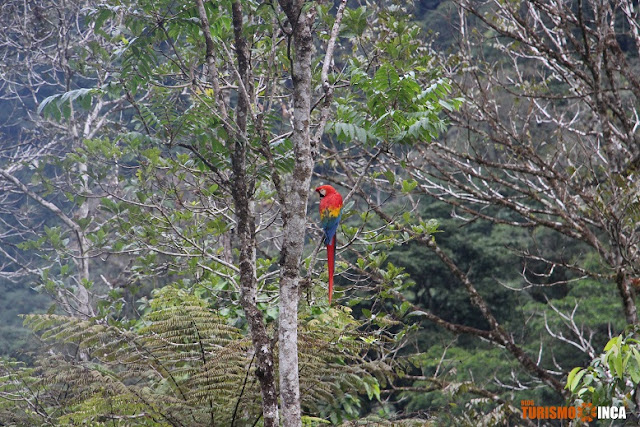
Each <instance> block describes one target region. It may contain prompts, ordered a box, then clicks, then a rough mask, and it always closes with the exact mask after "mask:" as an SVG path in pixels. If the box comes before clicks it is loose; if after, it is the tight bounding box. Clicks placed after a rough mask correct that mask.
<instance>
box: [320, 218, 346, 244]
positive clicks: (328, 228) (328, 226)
mask: <svg viewBox="0 0 640 427" xmlns="http://www.w3.org/2000/svg"><path fill="white" fill-rule="evenodd" d="M340 218H342V213H340V215H338V216H337V217H335V218H330V217H328V216H326V217H325V218H323V220H322V229H323V230H324V244H325V245H330V244H331V239H333V236H334V235H335V234H336V231H337V230H338V224H339V223H340Z"/></svg>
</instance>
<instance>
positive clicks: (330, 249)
mask: <svg viewBox="0 0 640 427" xmlns="http://www.w3.org/2000/svg"><path fill="white" fill-rule="evenodd" d="M335 256H336V236H335V235H334V236H333V239H331V244H330V245H327V264H328V267H329V305H331V297H332V296H333V271H334V270H333V268H334V261H335Z"/></svg>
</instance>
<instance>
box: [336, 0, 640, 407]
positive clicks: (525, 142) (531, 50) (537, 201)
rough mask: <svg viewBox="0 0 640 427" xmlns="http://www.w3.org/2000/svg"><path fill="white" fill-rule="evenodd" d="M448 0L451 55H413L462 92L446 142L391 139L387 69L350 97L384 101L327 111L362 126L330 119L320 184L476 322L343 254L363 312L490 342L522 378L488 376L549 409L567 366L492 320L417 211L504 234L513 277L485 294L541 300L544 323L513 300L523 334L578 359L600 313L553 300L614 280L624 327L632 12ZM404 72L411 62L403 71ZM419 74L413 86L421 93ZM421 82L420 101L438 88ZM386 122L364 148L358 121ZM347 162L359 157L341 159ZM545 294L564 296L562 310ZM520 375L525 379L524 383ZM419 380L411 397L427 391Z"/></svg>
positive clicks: (370, 52)
mask: <svg viewBox="0 0 640 427" xmlns="http://www.w3.org/2000/svg"><path fill="white" fill-rule="evenodd" d="M456 3H457V5H458V10H457V12H458V14H457V16H455V18H457V25H458V31H459V34H460V38H459V40H458V51H457V52H454V53H453V54H452V55H444V54H438V53H437V52H433V51H429V50H426V52H429V53H430V54H431V55H430V56H428V55H424V57H425V58H426V59H425V61H428V60H429V59H430V58H431V59H432V62H430V63H427V64H428V65H429V66H430V67H431V68H432V69H438V67H439V69H441V70H442V71H443V73H444V75H445V76H446V77H448V78H449V80H448V82H450V84H451V88H452V91H453V93H454V96H456V97H459V98H460V100H458V101H456V100H454V101H453V102H452V101H449V100H447V101H442V100H441V101H440V106H441V107H442V111H443V112H444V113H445V114H446V115H447V117H448V119H449V121H450V123H451V127H450V130H449V131H448V132H446V134H445V137H443V138H442V139H436V138H434V133H432V134H430V135H424V134H423V135H420V136H419V137H418V138H417V140H418V142H417V143H413V144H408V145H401V143H402V142H405V141H406V139H403V138H405V137H406V134H402V133H400V134H394V133H393V131H392V129H398V127H394V126H393V125H396V123H397V122H394V121H392V118H393V119H396V120H397V119H398V118H399V117H401V116H400V115H399V114H398V112H397V111H396V108H397V106H398V105H399V103H401V102H402V98H401V97H394V96H393V95H395V94H397V93H401V92H400V91H399V90H398V91H397V92H396V91H394V90H393V89H394V86H392V85H391V84H389V82H397V81H402V77H401V76H403V73H402V72H398V76H399V77H400V78H399V79H395V78H394V77H389V74H386V75H384V77H385V79H384V80H383V79H381V81H382V82H384V84H385V85H386V86H382V85H381V87H378V88H377V89H378V91H377V92H375V93H366V96H364V95H363V99H367V100H371V99H374V98H375V96H380V97H383V96H384V98H383V99H384V101H383V102H381V103H380V104H375V103H373V102H369V103H367V104H363V105H361V106H356V107H355V108H353V107H352V108H351V109H347V108H344V109H343V110H338V117H339V118H340V113H341V112H344V116H349V117H359V118H361V122H360V123H363V125H362V126H361V128H362V129H360V128H357V127H356V128H354V127H349V126H346V125H343V124H339V123H336V125H334V129H335V133H336V134H337V136H338V140H337V141H334V144H333V151H332V154H333V155H334V156H335V158H336V162H337V164H336V165H334V167H333V168H332V169H331V170H330V172H326V175H325V176H329V177H332V178H333V179H334V181H335V182H346V183H347V185H349V186H352V187H354V188H356V194H358V195H359V196H360V198H361V200H364V201H365V202H366V206H362V205H361V207H360V211H363V212H364V211H366V212H373V213H375V214H376V215H377V217H378V218H379V219H380V220H381V221H382V222H383V224H384V223H386V224H387V225H388V228H387V231H386V232H385V236H386V237H387V239H391V238H392V237H391V236H393V235H395V236H396V238H398V237H399V238H400V239H404V240H405V241H406V242H413V244H415V245H418V246H422V247H423V248H426V249H428V250H429V251H425V252H427V253H429V252H430V253H431V254H432V255H435V257H436V258H437V259H439V260H440V261H441V262H442V264H441V265H442V266H444V267H446V269H447V270H449V271H450V273H451V275H452V276H453V277H454V278H455V283H457V284H458V285H459V286H460V287H461V288H462V289H463V290H464V291H465V293H466V295H467V298H468V304H469V305H470V306H471V311H472V312H473V313H476V317H475V318H474V320H475V323H470V322H468V321H463V322H461V321H459V320H457V319H456V320H452V319H451V318H450V317H449V316H448V313H446V312H444V313H442V312H439V309H438V307H435V308H430V309H428V308H426V307H423V306H421V305H420V304H416V303H415V302H414V301H415V297H413V295H411V293H409V292H406V291H405V292H404V293H402V292H393V291H394V289H389V288H388V286H387V285H384V280H383V277H384V276H382V275H375V274H372V271H369V272H366V271H363V269H361V268H360V269H358V267H359V264H357V261H356V262H354V263H353V264H350V266H349V268H350V269H353V270H354V271H358V272H359V273H361V274H363V275H365V276H367V277H368V279H369V283H371V284H374V285H376V287H375V288H374V289H376V291H377V292H378V295H379V300H378V301H376V302H375V303H374V305H377V304H384V302H385V299H387V300H388V299H389V295H390V294H391V295H393V298H394V299H396V300H400V301H404V303H406V305H404V308H402V306H400V305H398V306H396V309H397V311H396V312H395V313H396V316H398V317H401V316H403V314H407V313H410V314H412V316H413V317H414V318H419V319H424V320H428V321H430V322H432V323H434V324H435V325H437V326H439V327H440V328H441V329H444V330H447V331H450V332H452V333H454V334H456V335H471V336H475V337H477V338H480V339H481V340H486V341H488V342H491V343H493V345H494V346H496V347H497V348H504V349H505V351H506V352H507V353H508V354H510V356H511V357H512V358H513V360H514V361H516V362H517V364H518V365H520V370H519V372H514V373H513V376H512V378H513V379H514V383H515V384H512V385H508V384H505V383H504V382H503V380H501V379H497V380H496V381H495V382H496V383H497V384H496V386H497V387H500V389H501V390H503V391H504V390H505V389H507V387H511V388H512V389H513V390H526V389H529V388H530V387H532V384H536V383H538V382H540V381H542V382H543V383H544V384H546V385H547V386H549V387H550V389H551V390H553V391H554V393H555V399H558V400H561V399H563V396H565V395H566V390H565V389H564V381H561V377H563V376H564V375H566V374H567V373H568V372H569V371H570V369H571V368H572V366H573V364H571V363H568V361H566V360H565V361H564V362H562V361H559V360H554V357H553V353H551V352H543V347H544V345H543V343H544V342H548V341H546V339H545V341H540V342H538V341H537V339H536V344H539V346H538V345H531V344H530V343H529V342H527V340H528V339H529V338H528V336H530V335H528V330H526V329H520V328H521V326H522V325H521V324H518V322H514V321H513V320H512V319H509V320H504V319H500V318H499V317H498V316H497V315H496V312H497V311H498V310H499V309H500V307H496V306H492V305H491V304H490V303H488V300H487V295H488V294H489V292H493V290H489V289H487V288H485V289H483V288H481V287H480V286H479V283H478V282H479V279H478V278H477V274H476V272H472V271H470V268H471V267H467V268H465V267H464V265H465V264H467V265H468V264H471V263H470V262H468V260H464V259H462V257H460V256H458V255H457V254H456V253H453V254H452V253H451V252H450V251H448V250H445V249H444V248H443V247H444V246H445V244H443V243H442V242H440V241H439V239H446V236H443V237H440V235H438V234H436V235H434V236H432V235H431V233H429V230H431V231H433V229H432V228H430V227H429V221H428V219H426V218H424V217H423V216H422V212H423V209H422V205H421V203H422V202H424V201H425V200H428V201H437V202H442V203H445V204H447V205H448V206H449V207H450V212H451V213H452V215H453V217H454V218H457V219H458V220H459V221H460V227H465V226H466V228H465V229H464V230H468V229H469V228H470V227H472V226H473V225H474V224H476V223H485V221H486V222H487V223H489V224H492V227H495V228H496V229H497V227H501V228H502V229H503V230H508V231H506V232H508V233H511V235H512V236H514V238H513V240H511V241H510V242H509V245H510V246H511V247H512V250H514V251H515V252H516V253H517V254H519V255H520V262H519V263H518V265H517V267H516V268H517V269H518V270H519V271H518V272H519V273H520V278H519V280H513V281H511V282H509V283H508V284H502V283H496V282H497V280H493V287H494V288H500V287H501V286H502V285H505V286H503V290H504V292H516V293H518V294H519V295H521V297H520V298H521V299H522V300H523V301H524V302H526V301H529V300H530V299H535V298H540V299H542V301H544V303H543V307H544V315H543V314H542V313H540V312H539V309H540V305H539V304H537V303H536V304H534V303H527V304H523V305H522V306H519V307H518V306H516V307H513V310H517V312H518V313H522V314H523V316H522V317H523V319H525V321H527V320H526V319H529V320H528V323H527V325H526V326H527V328H529V327H530V328H538V327H540V329H539V330H540V331H541V332H543V333H544V334H548V336H549V337H550V339H553V340H555V341H556V342H561V343H562V345H568V346H571V347H573V348H574V350H573V351H574V352H575V351H576V349H579V351H580V352H581V353H583V354H582V356H581V357H583V358H587V357H588V358H591V357H593V348H594V343H593V341H592V340H594V339H597V340H602V339H603V337H602V335H601V334H599V333H596V332H598V331H602V330H604V332H603V333H604V334H605V335H606V333H607V332H606V328H607V323H606V322H608V321H609V320H607V319H605V320H604V321H603V320H602V319H597V321H598V322H601V323H599V324H589V321H588V320H587V321H586V322H584V323H577V321H576V312H578V313H579V311H578V306H579V305H580V304H579V303H578V302H576V303H575V304H574V305H575V307H567V306H566V303H567V301H566V300H564V299H563V298H564V297H566V296H568V295H571V296H575V295H576V294H580V292H581V290H584V291H585V292H589V290H590V289H594V288H597V289H599V290H600V291H599V292H602V291H601V290H603V289H607V288H610V287H612V286H615V288H616V289H617V294H618V297H619V298H618V301H615V302H612V304H611V305H612V306H618V305H617V304H616V303H617V302H619V303H620V305H619V306H620V307H621V308H622V310H621V313H620V317H621V318H623V319H624V320H625V321H626V323H629V324H635V323H637V313H636V304H635V300H634V298H635V297H634V290H633V287H632V283H634V282H633V281H634V278H635V277H636V275H637V266H638V259H637V254H638V247H637V245H638V235H637V227H636V224H637V220H638V189H639V188H638V185H637V183H636V182H635V181H636V180H635V179H634V177H635V174H636V173H637V172H636V169H637V161H638V157H637V147H638V145H637V141H636V138H637V132H636V130H637V123H638V118H637V114H636V113H635V110H636V108H635V106H636V104H637V99H636V95H637V94H636V92H637V90H636V87H637V85H636V83H634V82H635V80H637V78H636V77H635V76H636V75H637V73H636V71H637V61H636V57H637V55H638V52H637V49H638V46H640V44H638V39H637V34H638V33H637V30H638V24H637V11H635V10H634V8H633V6H632V5H631V3H630V2H625V1H620V2H608V3H607V4H602V3H601V2H577V3H566V2H563V3H561V2H551V3H549V2H538V1H523V2H500V1H495V2H494V1H488V2H465V1H460V2H456ZM393 30H396V29H395V28H393V29H391V30H390V32H393ZM398 33H401V31H398ZM404 33H405V34H406V33H407V31H406V30H405V31H404ZM398 38H400V37H398ZM390 39H393V38H392V37H391V38H390ZM363 44H364V43H363ZM365 46H367V48H368V47H369V45H365ZM402 46H403V47H404V49H403V48H402V47H400V46H399V45H394V44H391V43H389V44H388V45H385V49H366V48H365V49H363V51H362V52H359V53H360V55H359V56H358V58H362V59H360V60H361V61H363V62H367V61H370V62H371V63H373V64H376V61H380V62H385V60H386V59H387V58H389V57H394V56H395V57H402V55H403V54H406V52H407V51H410V50H411V44H409V43H404V44H403V45H402ZM372 58H373V59H372ZM413 58H415V56H414V57H413ZM436 58H437V59H436ZM414 61H415V59H414ZM367 63H368V62H367ZM423 66H424V65H423ZM406 67H407V68H406V69H407V70H410V69H417V65H416V64H415V63H410V65H406ZM421 77H422V78H423V79H424V77H425V76H424V75H423V76H421ZM425 80H426V79H425ZM425 80H422V81H421V82H420V83H421V85H422V87H429V86H430V83H431V82H429V81H425ZM397 87H400V86H399V85H398V86H397ZM442 87H443V86H440V88H442ZM444 87H447V86H444ZM433 88H434V89H433V92H432V93H434V92H435V91H437V90H438V89H437V88H438V86H435V85H434V86H433ZM380 94H383V95H380ZM440 99H442V97H440ZM458 102H459V103H458ZM380 105H383V106H384V107H383V108H380V107H379V106H380ZM457 107H459V108H457ZM376 108H379V109H376ZM384 119H386V120H387V122H386V123H387V124H388V123H389V122H391V123H392V125H391V126H386V127H384V128H383V129H384V130H385V131H386V134H385V141H388V142H393V143H394V144H389V145H386V146H385V145H382V146H374V147H373V148H371V145H370V141H371V139H373V137H372V134H373V135H375V132H376V131H378V129H377V128H375V125H371V124H377V123H380V122H381V121H383V120H384ZM428 123H435V122H434V121H433V120H432V121H429V122H428ZM372 128H373V129H374V131H373V132H369V130H370V129H372ZM390 129H391V131H390ZM344 135H347V136H348V137H349V138H352V139H353V140H354V141H352V144H350V145H349V146H345V145H342V141H340V138H341V137H342V136H344ZM374 140H375V139H374ZM376 141H377V140H376ZM399 143H400V144H399ZM381 147H382V148H381ZM356 156H357V157H358V160H359V163H356V162H349V161H344V160H343V161H340V159H349V158H352V157H356ZM371 165H374V166H373V167H371ZM367 172H369V173H368V174H367ZM380 230H383V229H382V228H380ZM462 232H463V233H464V232H465V231H462ZM515 236H518V237H517V238H515ZM520 236H525V237H526V238H521V237H520ZM434 237H435V239H434ZM538 239H540V240H538ZM381 240H382V239H381ZM525 242H526V243H525ZM548 242H557V243H556V244H557V245H558V248H557V249H556V248H552V247H551V246H545V243H548ZM592 254H595V255H592ZM357 255H358V256H359V257H360V258H361V260H367V259H370V257H367V256H366V254H362V253H360V254H357ZM358 261H360V260H358ZM382 264H384V262H382ZM362 265H364V264H362ZM400 265H401V266H402V264H400ZM414 280H416V279H415V278H414ZM426 285H427V284H424V285H423V286H426ZM405 289H408V290H411V289H412V288H411V287H410V286H409V285H406V287H405ZM572 290H575V293H573V294H571V292H572ZM420 291H422V289H420ZM417 292H418V289H416V293H417ZM554 293H555V296H554ZM408 296H409V297H408ZM554 298H557V299H558V300H561V299H562V309H560V308H558V307H557V306H556V305H555V304H556V303H557V301H556V303H554V301H553V299H554ZM591 302H593V303H595V302H594V301H593V300H590V299H589V295H588V294H587V295H585V298H584V301H583V303H582V306H581V310H590V307H589V305H588V304H590V303H591ZM387 304H390V303H389V302H387ZM583 318H584V317H583ZM476 319H477V320H476ZM550 319H557V321H556V320H550ZM595 320H596V319H592V321H594V322H595ZM616 320H617V319H616ZM538 321H540V324H541V325H540V324H538V325H536V324H537V323H538ZM602 322H604V323H602ZM609 326H611V324H609ZM516 328H517V329H516ZM556 328H557V329H556ZM517 331H518V332H517ZM594 337H595V338H594ZM597 345H598V344H596V345H595V346H596V348H597ZM536 347H538V348H536ZM444 354H446V349H445V351H444V353H443V355H442V357H443V358H444V357H445V356H444ZM436 372H437V370H436ZM522 372H526V373H527V374H528V375H530V376H531V377H530V378H528V379H526V380H525V379H523V376H522ZM525 377H526V376H525ZM426 379H428V378H425V377H424V376H423V377H422V380H423V381H424V380H426ZM417 384H420V385H421V387H422V390H427V389H428V390H431V389H432V387H433V383H428V384H426V385H425V383H424V382H422V383H420V382H417ZM418 390H420V388H417V389H416V391H418ZM507 411H510V409H507Z"/></svg>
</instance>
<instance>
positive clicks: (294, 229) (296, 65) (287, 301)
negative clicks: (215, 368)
mask: <svg viewBox="0 0 640 427" xmlns="http://www.w3.org/2000/svg"><path fill="white" fill-rule="evenodd" d="M280 6H281V7H282V9H283V10H284V11H285V13H286V14H287V17H288V18H289V22H290V23H291V26H292V32H291V35H290V37H292V40H291V42H292V47H293V56H292V57H291V58H290V60H291V61H292V80H293V108H294V112H293V134H292V136H291V139H292V141H293V146H294V155H295V164H294V169H293V173H292V174H291V175H290V176H289V177H288V178H289V179H288V180H287V181H286V182H285V192H286V197H285V206H284V207H283V208H284V209H283V213H282V218H283V222H284V224H283V226H284V237H283V243H282V252H281V257H280V264H281V276H280V317H279V320H280V323H279V329H278V339H279V341H278V343H279V350H280V352H279V370H280V398H281V404H282V414H283V421H284V425H285V426H299V425H301V413H300V381H299V375H298V302H299V300H300V295H299V284H300V260H301V258H302V250H303V248H304V234H305V230H306V224H307V200H308V198H309V187H310V184H311V174H312V173H313V164H314V163H313V156H312V154H311V139H310V131H309V123H310V121H311V89H312V88H311V55H312V53H313V35H312V25H313V22H314V21H315V9H313V8H310V9H308V10H306V11H303V10H302V4H300V3H298V2H293V1H290V0H289V1H286V0H281V1H280Z"/></svg>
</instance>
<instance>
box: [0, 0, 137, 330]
mask: <svg viewBox="0 0 640 427" xmlns="http://www.w3.org/2000/svg"><path fill="white" fill-rule="evenodd" d="M84 6H85V3H84V2H55V1H54V2H50V4H48V6H47V7H43V6H42V5H41V4H28V3H24V2H16V1H7V2H4V3H3V4H2V6H1V7H2V30H0V31H1V32H0V50H1V52H2V56H3V58H4V60H3V64H2V66H1V71H0V72H1V73H2V76H3V79H2V80H3V83H2V87H1V88H0V102H2V105H3V117H2V124H1V130H2V133H3V136H4V138H3V144H2V149H1V153H2V156H1V158H0V162H1V163H0V186H1V189H2V194H3V196H2V198H3V200H2V205H3V208H2V211H1V212H0V214H1V215H2V233H1V237H0V238H1V239H2V244H0V247H1V248H0V255H1V256H2V259H3V266H4V267H5V268H3V269H2V271H1V272H0V277H2V278H4V279H7V280H11V281H20V282H22V281H24V280H29V281H33V282H35V283H37V284H38V286H39V287H40V288H41V289H46V290H47V291H48V292H49V293H50V294H51V295H52V296H53V297H54V299H55V301H56V302H57V303H58V305H59V306H60V307H61V308H62V309H63V310H64V311H65V312H67V313H69V314H71V315H74V316H79V317H83V318H88V317H91V316H93V315H95V313H96V303H97V302H98V301H99V300H100V299H101V298H100V297H101V296H103V295H104V293H106V292H107V291H106V290H105V288H107V285H109V279H107V278H106V277H108V276H109V275H108V274H107V273H104V272H103V275H102V278H103V279H104V281H105V283H103V284H102V287H101V286H99V285H97V286H96V287H93V285H94V284H95V283H96V282H102V280H101V279H100V275H99V274H97V273H96V272H95V271H94V268H95V267H96V265H97V264H98V263H96V262H95V259H96V257H97V256H98V255H99V254H100V251H99V248H96V247H95V246H94V242H92V234H93V231H95V229H96V227H95V226H94V224H93V223H92V222H94V221H95V222H99V221H100V219H99V216H97V215H96V212H95V205H96V204H95V203H93V199H92V196H93V191H94V188H93V187H91V186H90V185H89V183H88V176H87V170H88V165H87V164H84V163H81V162H75V163H74V165H73V169H68V168H67V169H65V168H64V166H63V164H64V162H65V157H66V156H67V155H68V154H69V153H70V152H72V151H73V150H74V149H77V148H78V147H80V146H81V144H82V141H83V140H84V139H91V138H94V137H96V135H98V134H105V133H106V132H107V131H106V130H107V129H108V128H109V126H110V125H111V124H112V122H110V117H112V115H113V114H116V113H117V112H120V111H122V110H123V108H124V103H125V99H124V98H117V97H116V98H113V99H111V100H109V101H107V102H105V101H103V100H99V99H97V100H95V102H92V101H91V99H90V98H89V97H88V96H87V90H86V87H84V86H83V85H95V86H98V87H99V86H101V85H102V84H103V83H104V82H105V80H106V79H107V76H108V75H109V71H108V68H109V66H108V65H107V64H106V63H105V61H104V56H103V54H104V52H106V51H108V50H109V49H110V48H111V47H110V45H109V44H108V42H107V41H106V40H105V39H104V38H103V37H100V36H99V35H97V34H95V33H94V32H93V29H92V28H90V27H88V26H86V25H83V24H82V23H81V20H82V18H83V13H84V12H83V7H84ZM61 92H64V93H66V97H65V99H61V97H60V96H53V97H49V98H47V99H45V97H47V96H48V95H52V94H56V93H57V94H60V93H61ZM65 101H66V102H65ZM70 101H74V102H70ZM78 104H81V105H82V106H83V108H76V106H77V105H78ZM45 107H48V110H49V112H50V113H51V115H52V116H53V117H51V116H50V117H43V116H42V115H41V114H40V112H41V110H42V109H43V108H45ZM61 116H64V118H65V119H66V121H65V123H64V124H62V123H60V122H59V121H58V120H56V118H57V119H60V118H61ZM66 162H67V164H69V159H67V160H66ZM36 250H37V251H40V253H39V254H38V255H36V256H34V255H33V254H34V251H36ZM105 274H106V277H105Z"/></svg>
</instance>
